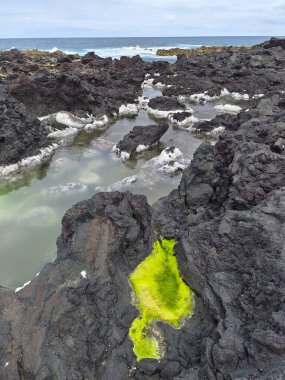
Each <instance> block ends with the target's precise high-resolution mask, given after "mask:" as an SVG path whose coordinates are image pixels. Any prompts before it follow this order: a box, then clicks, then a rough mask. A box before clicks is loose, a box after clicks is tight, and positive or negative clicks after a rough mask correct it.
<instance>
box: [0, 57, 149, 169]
mask: <svg viewBox="0 0 285 380" xmlns="http://www.w3.org/2000/svg"><path fill="white" fill-rule="evenodd" d="M145 66H146V63H144V62H143V60H142V59H141V58H140V57H138V56H137V57H133V58H127V57H122V58H121V59H120V60H117V59H115V60H112V59H111V58H107V59H103V58H101V57H98V56H97V55H95V54H94V53H88V54H87V55H86V56H84V57H80V56H78V55H66V54H64V53H61V52H55V53H47V52H41V51H37V50H34V51H26V52H21V51H18V50H16V49H12V50H11V51H7V52H0V77H1V82H0V93H1V94H2V93H3V94H4V95H3V96H2V95H1V103H2V104H3V107H4V106H5V104H6V105H7V104H8V103H9V105H8V110H9V111H7V112H6V111H5V113H4V111H3V112H1V113H0V117H1V116H2V119H3V122H2V126H1V127H2V131H1V132H0V133H1V136H0V139H1V142H0V144H1V158H0V166H1V165H6V164H14V163H16V162H19V161H20V160H21V159H22V158H25V157H29V156H31V155H34V154H36V153H37V152H39V149H40V148H42V147H43V146H45V145H46V144H47V142H46V136H47V135H48V134H49V133H50V132H51V130H48V129H47V128H45V126H46V125H47V121H49V120H50V121H51V123H50V125H52V126H53V127H54V126H56V128H57V129H62V128H63V126H62V123H59V122H58V121H57V120H51V118H50V119H47V120H46V121H45V122H43V123H42V124H43V125H41V123H40V122H39V121H38V120H37V118H36V117H41V116H46V115H51V114H57V113H59V112H60V111H64V112H70V113H72V114H73V115H75V117H81V118H86V120H87V119H88V118H89V119H90V118H91V120H93V116H94V118H95V119H96V120H97V121H98V123H97V124H96V123H95V124H96V125H92V126H91V128H90V129H93V128H95V127H96V126H97V125H101V124H104V125H105V124H106V120H107V117H106V116H105V115H107V116H108V117H110V118H113V117H114V116H116V115H117V114H118V113H119V108H120V106H121V105H122V104H128V103H134V101H135V99H137V98H138V96H139V95H141V93H142V89H141V84H142V82H143V80H144V77H145V73H144V68H145ZM8 94H9V96H8ZM11 95H12V96H11ZM2 99H3V100H2ZM5 107H6V106H5ZM12 109H13V111H12ZM103 116H104V118H105V119H102V120H103V121H101V118H102V117H103ZM53 119H55V117H54V118H53ZM91 123H92V121H91ZM63 124H64V123H63ZM77 124H78V122H77ZM79 124H80V121H79ZM81 124H82V123H81ZM85 124H86V123H85ZM73 125H74V122H71V124H68V126H71V127H72V126H73ZM48 126H49V125H48ZM64 126H65V127H66V125H65V124H64ZM1 127H0V128H1ZM82 127H83V124H82V125H81V128H82ZM2 147H3V148H2Z"/></svg>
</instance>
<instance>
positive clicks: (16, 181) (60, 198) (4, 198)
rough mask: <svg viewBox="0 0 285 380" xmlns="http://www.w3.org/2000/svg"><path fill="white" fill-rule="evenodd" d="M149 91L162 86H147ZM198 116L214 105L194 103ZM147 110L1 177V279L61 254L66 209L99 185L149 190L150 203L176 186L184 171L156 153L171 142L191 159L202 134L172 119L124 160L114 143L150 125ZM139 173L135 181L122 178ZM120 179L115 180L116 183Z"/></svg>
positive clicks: (11, 279) (21, 278) (29, 272)
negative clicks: (175, 170) (171, 171)
mask: <svg viewBox="0 0 285 380" xmlns="http://www.w3.org/2000/svg"><path fill="white" fill-rule="evenodd" d="M144 95H145V96H152V97H153V96H157V95H160V91H155V90H151V89H147V90H145V93H144ZM191 107H192V108H193V109H194V115H195V116H197V117H198V118H209V117H214V116H215V111H214V109H213V105H208V106H200V105H197V106H193V105H192V106H191ZM156 122H157V121H155V120H153V119H150V117H149V115H148V114H147V112H146V111H145V110H141V111H140V112H139V114H138V116H136V117H134V118H122V119H118V120H117V121H116V122H114V123H113V124H111V125H110V126H109V127H108V128H107V129H106V130H105V131H96V132H94V133H92V134H90V133H89V134H87V133H85V132H81V133H80V134H79V135H78V136H76V138H75V139H74V141H72V142H69V143H68V144H66V145H65V146H63V147H61V148H60V149H59V150H57V151H56V152H55V154H54V155H53V157H52V158H51V159H50V160H49V162H46V163H44V164H43V165H41V166H39V167H37V168H34V169H32V170H30V171H27V172H25V173H19V174H17V175H14V176H13V177H11V178H9V180H8V181H7V180H5V182H0V260H1V266H0V284H1V286H5V287H9V288H13V289H15V288H16V287H19V286H21V285H22V284H23V283H25V282H27V281H29V280H31V279H32V278H33V277H34V276H35V275H36V274H37V273H38V272H39V271H40V270H41V268H42V267H43V265H44V264H45V263H47V262H49V261H52V260H53V259H54V258H55V256H56V240H57V237H58V236H59V234H60V232H61V219H62V217H63V215H64V213H65V212H66V211H67V209H69V208H70V207H71V206H72V205H74V204H75V203H76V202H78V201H80V200H83V199H88V198H89V197H91V196H92V195H94V194H95V193H96V192H98V191H112V190H122V191H124V190H130V191H132V192H133V193H137V194H143V195H146V196H147V198H148V201H149V203H150V204H152V203H154V202H155V201H156V200H158V199H159V198H160V197H162V196H165V195H167V194H168V193H169V192H170V191H171V190H172V189H174V188H176V187H177V185H178V184H179V182H180V179H181V175H178V176H174V177H170V176H169V175H166V174H164V173H160V172H158V171H157V170H156V167H155V165H153V164H152V161H151V160H152V159H153V158H154V157H156V156H158V155H159V154H160V152H161V151H162V150H163V149H164V148H166V147H169V146H175V147H177V148H179V149H180V150H181V151H182V153H183V154H185V158H186V159H187V160H188V161H189V162H190V160H191V157H192V155H193V153H194V152H195V150H196V149H197V147H198V146H199V145H200V143H201V140H199V139H197V138H195V136H194V135H192V134H191V133H189V132H186V131H183V130H181V129H178V128H175V127H173V126H171V125H170V127H169V129H168V131H167V132H166V134H165V135H164V136H163V137H162V139H161V143H160V145H159V147H158V148H156V149H155V150H152V151H149V152H145V153H144V154H143V155H141V156H140V157H138V158H137V159H135V160H131V161H128V162H125V163H123V162H122V161H121V159H119V158H118V157H117V156H116V155H115V153H113V152H112V147H113V146H114V145H115V144H116V143H117V142H118V141H119V140H120V139H121V138H122V137H123V136H124V135H125V134H126V133H128V132H129V131H130V130H132V128H133V127H134V126H135V125H150V124H153V123H156ZM130 176H137V180H136V182H134V183H132V184H131V185H130V186H127V187H126V186H125V187H124V186H122V185H121V183H117V182H118V181H120V180H122V179H124V178H125V177H130ZM114 184H115V185H114Z"/></svg>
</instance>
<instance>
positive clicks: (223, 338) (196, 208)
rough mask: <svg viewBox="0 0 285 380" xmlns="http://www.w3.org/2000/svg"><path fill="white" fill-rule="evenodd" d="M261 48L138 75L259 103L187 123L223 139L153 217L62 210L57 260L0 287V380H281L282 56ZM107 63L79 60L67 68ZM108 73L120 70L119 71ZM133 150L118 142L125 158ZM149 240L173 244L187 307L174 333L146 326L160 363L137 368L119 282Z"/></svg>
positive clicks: (138, 207) (284, 351)
mask: <svg viewBox="0 0 285 380" xmlns="http://www.w3.org/2000/svg"><path fill="white" fill-rule="evenodd" d="M278 44H279V45H280V41H279V42H278ZM269 45H270V46H268V49H267V48H265V46H264V47H262V46H261V47H257V48H256V49H255V50H254V52H251V53H250V54H249V53H248V51H242V52H232V51H231V50H230V48H229V49H228V50H227V49H226V51H223V52H221V53H217V54H216V55H215V56H211V57H208V58H207V56H203V57H200V56H199V57H194V58H192V59H191V60H190V59H187V58H185V57H182V58H181V59H180V60H178V62H177V64H176V66H175V70H176V69H177V70H178V69H179V70H180V69H181V75H180V74H179V75H177V76H176V77H174V76H172V77H171V76H169V77H168V76H167V75H170V74H169V70H170V66H169V65H168V64H167V63H154V64H153V66H152V64H147V68H148V69H149V68H150V67H152V68H153V70H156V71H154V72H158V70H160V72H161V73H162V72H163V71H164V74H165V78H167V79H165V81H169V82H166V84H168V83H169V84H171V83H172V84H173V85H174V87H173V88H172V87H171V88H169V89H167V90H165V91H167V93H168V91H171V92H174V93H175V92H177V93H178V92H179V91H183V88H184V90H185V92H186V93H188V94H190V93H193V92H197V90H199V91H204V90H205V89H210V90H211V92H210V94H212V95H213V96H214V95H215V94H216V93H217V92H218V91H220V89H221V88H222V87H223V86H224V85H225V84H227V88H228V89H229V91H241V90H246V91H247V92H249V94H250V95H254V94H255V93H256V92H257V91H262V93H264V94H265V96H264V97H263V98H261V99H254V100H252V102H251V103H250V104H249V105H248V110H246V111H242V112H240V113H239V114H238V115H236V116H233V115H231V116H229V115H220V116H217V118H216V119H214V120H213V121H207V122H204V123H200V124H198V125H197V129H199V130H200V131H203V132H205V133H207V132H210V131H212V130H214V129H215V128H218V127H220V126H222V127H223V128H225V131H224V132H223V133H222V134H221V136H220V138H219V140H218V142H217V143H216V144H215V145H212V144H210V143H208V142H205V143H203V144H202V145H201V146H200V147H199V148H198V150H197V151H196V153H195V155H194V157H193V160H192V163H191V164H190V166H189V167H188V168H187V169H185V170H184V172H183V176H182V180H181V183H180V186H179V188H178V189H177V190H174V191H173V192H172V193H171V194H170V195H169V196H167V197H165V198H162V199H161V200H160V201H158V202H157V203H156V204H155V205H154V206H153V207H152V208H151V207H150V206H148V204H147V202H146V199H145V198H144V197H142V196H136V195H131V194H130V193H118V192H115V193H100V194H97V195H96V196H94V197H93V198H91V199H90V200H88V201H84V202H80V203H79V204H77V205H75V206H74V207H73V208H72V209H71V210H69V211H68V212H67V214H66V215H65V217H64V219H63V230H62V234H61V236H60V238H59V240H58V255H57V259H56V261H55V262H54V263H52V264H48V265H47V266H45V267H44V269H43V270H42V271H41V273H40V274H39V276H38V277H36V278H35V279H34V280H32V282H31V283H30V284H29V285H28V286H26V287H25V288H24V289H22V290H21V291H20V292H19V293H17V294H15V293H14V292H12V291H10V290H7V289H3V288H0V353H1V355H0V379H5V380H17V379H19V380H22V379H28V380H30V379H31V380H32V379H35V380H51V379H53V380H54V379H60V380H61V379H66V380H67V379H68V380H69V379H71V380H73V379H74V380H75V379H82V380H83V379H88V380H89V379H96V380H101V379H102V380H109V379H119V380H120V379H122V380H125V379H134V380H171V379H175V380H189V379H191V380H192V379H194V380H208V379H210V380H248V379H250V380H269V379H270V380H271V379H273V380H281V379H283V378H284V374H285V360H284V359H285V334H284V331H285V325H284V317H285V308H284V305H285V302H284V281H285V262H284V236H285V230H284V228H285V227H284V226H285V219H284V215H285V185H284V183H285V159H284V157H285V148H284V146H285V144H284V142H285V97H284V93H282V92H280V91H278V90H283V89H284V80H285V79H284V78H285V77H284V49H283V48H282V46H276V43H275V42H274V41H271V42H270V43H269ZM11 54H14V55H15V56H16V57H17V59H23V58H22V56H21V55H20V54H18V53H17V52H15V51H14V52H12V53H11ZM63 58H64V57H61V56H60V57H57V59H61V60H62V59H63ZM70 59H71V61H72V62H73V59H74V57H73V58H70ZM225 61H227V62H228V64H227V65H224V63H225ZM72 62H70V61H68V60H65V61H64V62H63V61H61V62H60V66H61V65H65V66H66V65H70V64H72ZM218 62H219V65H220V64H221V66H220V67H222V66H223V72H221V70H220V69H219V70H217V65H218ZM109 64H110V63H109V62H105V61H102V60H101V59H99V58H98V57H96V56H95V55H92V54H91V55H87V56H86V57H85V58H84V59H82V61H80V65H84V66H88V67H89V66H90V67H91V68H94V67H96V68H97V67H100V68H102V67H103V68H104V67H106V65H107V66H108V65H109ZM115 65H119V66H120V67H122V68H125V69H126V70H127V68H128V67H129V65H131V63H130V60H128V59H122V60H121V61H118V62H116V63H115ZM135 65H136V64H135ZM138 65H140V63H139V62H138ZM65 66H64V67H65ZM119 66H118V67H119ZM206 66H207V67H206ZM225 67H226V69H225ZM35 69H36V68H35ZM65 70H67V67H65ZM88 70H89V69H88ZM138 71H140V70H138ZM194 71H195V75H194V74H193V72H194ZM56 75H58V73H57V74H56ZM113 75H114V76H116V75H119V74H118V73H117V74H116V73H114V74H113ZM198 76H199V81H198ZM138 77H139V75H138ZM161 77H163V75H162V76H161ZM161 77H160V78H159V80H162V81H164V78H161ZM175 78H177V79H175ZM187 78H188V79H187ZM215 78H216V79H217V78H220V81H219V82H217V81H216V79H215ZM134 80H135V82H136V83H137V77H135V79H134ZM187 80H189V81H190V80H191V86H192V87H191V90H189V89H188V86H186V85H185V83H187ZM138 81H139V80H138ZM214 82H215V83H214ZM189 83H190V82H189ZM180 85H181V87H179V86H180ZM136 86H137V85H135V87H136ZM207 86H210V87H207ZM272 90H274V92H271V91H272ZM141 128H145V127H141ZM146 128H150V127H146ZM165 128H166V129H167V126H166V127H164V129H165ZM159 133H160V132H159ZM125 140H126V141H128V137H126V139H125ZM141 143H143V144H145V143H146V141H144V142H142V141H141V140H140V141H139V142H138V144H137V143H136V144H135V147H134V146H133V142H131V143H130V148H129V149H130V151H134V150H136V149H137V147H138V146H139V144H141ZM126 146H127V145H126ZM169 149H170V150H167V151H166V153H169V154H173V153H174V152H175V149H174V148H169ZM157 238H172V239H176V240H178V245H177V247H176V255H177V259H178V264H179V268H180V271H181V274H182V276H183V278H184V280H185V281H186V282H187V284H188V285H189V286H190V287H191V288H192V289H193V291H194V292H195V308H194V314H193V316H192V318H190V319H187V320H186V321H185V323H184V324H183V326H182V328H181V329H180V330H174V329H173V328H172V327H171V326H170V325H168V324H165V323H161V322H160V323H157V325H156V332H157V334H158V336H159V338H160V339H162V341H163V344H164V346H165V354H164V356H163V358H162V359H161V360H160V361H157V360H150V359H143V360H141V361H140V362H139V363H137V361H136V357H135V355H134V353H133V346H132V342H131V340H130V338H129V336H128V333H129V328H130V326H131V324H132V322H133V320H134V319H135V318H136V317H137V316H138V310H137V309H136V308H135V306H134V305H133V302H132V301H133V300H132V292H131V287H130V285H129V282H128V276H129V274H130V273H131V272H132V271H133V270H134V269H135V268H136V266H137V265H138V264H139V263H140V262H141V261H143V260H144V258H145V257H146V256H147V255H148V254H149V253H150V252H151V249H152V242H154V241H155V240H156V239H157Z"/></svg>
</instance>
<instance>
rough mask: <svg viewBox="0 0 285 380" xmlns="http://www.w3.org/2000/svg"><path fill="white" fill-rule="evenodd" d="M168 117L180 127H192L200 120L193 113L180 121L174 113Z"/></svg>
mask: <svg viewBox="0 0 285 380" xmlns="http://www.w3.org/2000/svg"><path fill="white" fill-rule="evenodd" d="M168 119H169V121H170V123H171V124H175V125H178V126H179V127H191V126H192V125H194V124H195V123H197V122H198V121H199V119H197V118H196V117H195V116H193V115H191V116H189V117H186V118H185V119H184V120H182V121H178V120H176V119H174V118H173V115H169V116H168Z"/></svg>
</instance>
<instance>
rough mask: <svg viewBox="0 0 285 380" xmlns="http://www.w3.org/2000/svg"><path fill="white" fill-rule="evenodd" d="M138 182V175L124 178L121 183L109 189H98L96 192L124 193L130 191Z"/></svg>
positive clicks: (118, 182) (116, 183) (114, 184)
mask: <svg viewBox="0 0 285 380" xmlns="http://www.w3.org/2000/svg"><path fill="white" fill-rule="evenodd" d="M137 180H138V177H137V176H136V175H133V176H131V177H126V178H123V179H121V180H120V181H117V182H115V183H113V184H112V185H110V186H108V187H100V186H98V187H96V188H95V190H97V191H98V190H99V191H109V192H111V191H124V190H128V189H129V188H130V187H131V185H133V184H134V183H136V182H137Z"/></svg>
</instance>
